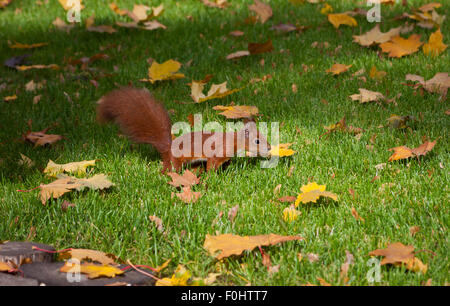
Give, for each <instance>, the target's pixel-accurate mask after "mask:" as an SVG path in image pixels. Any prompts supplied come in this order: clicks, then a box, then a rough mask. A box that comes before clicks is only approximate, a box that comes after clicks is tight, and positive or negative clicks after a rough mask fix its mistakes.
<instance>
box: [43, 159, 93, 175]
mask: <svg viewBox="0 0 450 306" xmlns="http://www.w3.org/2000/svg"><path fill="white" fill-rule="evenodd" d="M89 166H95V159H94V160H83V161H80V162H72V163H67V164H57V163H55V162H53V161H52V160H49V162H48V163H47V167H45V169H44V173H47V175H48V176H56V175H58V174H60V173H63V172H68V173H75V174H76V175H85V174H86V168H87V167H89Z"/></svg>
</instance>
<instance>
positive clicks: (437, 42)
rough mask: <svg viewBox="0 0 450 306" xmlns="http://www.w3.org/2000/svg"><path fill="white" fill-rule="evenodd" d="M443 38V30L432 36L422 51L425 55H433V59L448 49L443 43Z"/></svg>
mask: <svg viewBox="0 0 450 306" xmlns="http://www.w3.org/2000/svg"><path fill="white" fill-rule="evenodd" d="M442 40H443V36H442V33H441V29H438V30H437V31H436V32H434V33H433V34H431V35H430V39H429V40H428V43H426V44H425V45H423V47H422V50H423V53H425V55H431V56H433V57H436V56H438V55H439V54H441V53H442V52H444V51H445V49H447V45H446V44H444V43H443V42H442Z"/></svg>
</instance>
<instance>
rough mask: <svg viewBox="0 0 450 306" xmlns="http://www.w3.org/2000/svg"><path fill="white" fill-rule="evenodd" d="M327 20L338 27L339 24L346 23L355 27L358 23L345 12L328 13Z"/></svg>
mask: <svg viewBox="0 0 450 306" xmlns="http://www.w3.org/2000/svg"><path fill="white" fill-rule="evenodd" d="M328 21H329V22H330V23H331V24H332V25H333V26H334V27H335V28H336V29H338V28H339V26H341V25H348V26H351V27H356V26H357V25H358V23H357V22H356V20H355V18H353V17H351V16H349V15H347V14H328Z"/></svg>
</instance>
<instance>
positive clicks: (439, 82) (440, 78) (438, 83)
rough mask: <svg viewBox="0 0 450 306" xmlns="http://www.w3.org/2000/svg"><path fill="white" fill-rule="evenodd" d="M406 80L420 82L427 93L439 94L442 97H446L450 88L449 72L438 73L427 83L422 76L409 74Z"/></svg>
mask: <svg viewBox="0 0 450 306" xmlns="http://www.w3.org/2000/svg"><path fill="white" fill-rule="evenodd" d="M406 80H407V81H413V82H419V83H420V85H422V86H423V88H424V89H425V90H426V91H428V92H431V93H439V94H441V95H446V94H447V91H448V88H449V87H450V77H449V75H448V72H438V73H436V74H435V75H434V77H433V78H431V79H429V80H428V81H425V79H424V78H423V77H421V76H420V75H415V74H407V75H406Z"/></svg>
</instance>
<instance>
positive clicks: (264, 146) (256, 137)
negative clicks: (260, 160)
mask: <svg viewBox="0 0 450 306" xmlns="http://www.w3.org/2000/svg"><path fill="white" fill-rule="evenodd" d="M242 131H243V132H244V137H245V151H247V152H248V155H250V156H253V157H255V156H262V157H267V156H269V155H270V144H269V143H268V142H267V139H266V137H265V136H264V135H263V134H262V133H260V132H259V131H258V128H257V127H256V122H255V120H254V119H253V118H248V119H244V128H243V130H242Z"/></svg>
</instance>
